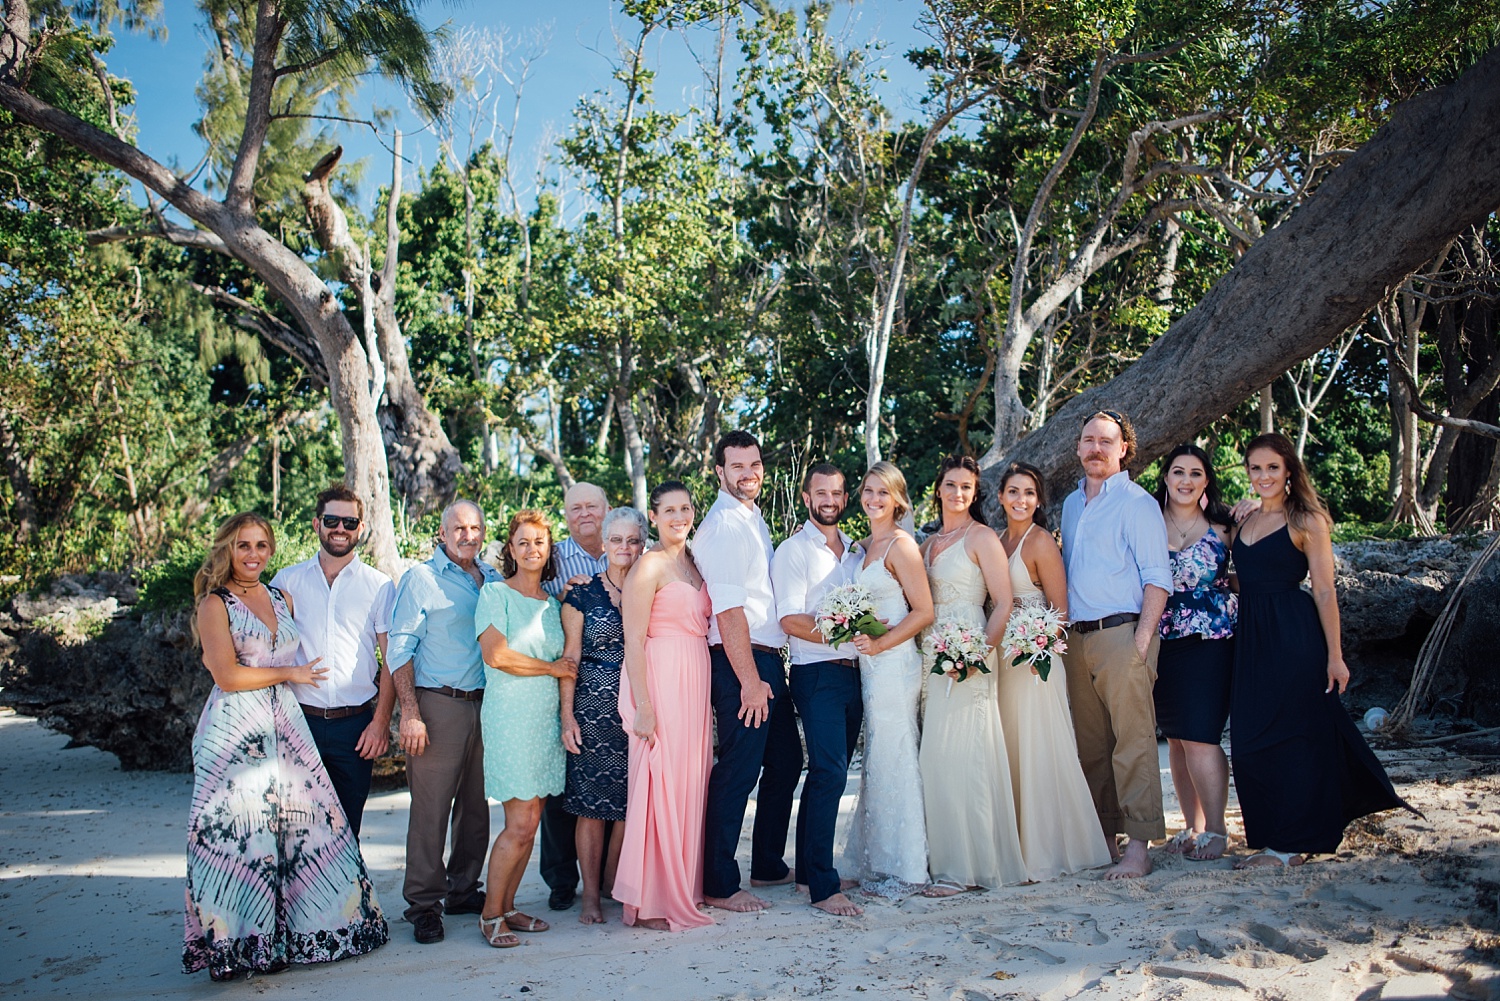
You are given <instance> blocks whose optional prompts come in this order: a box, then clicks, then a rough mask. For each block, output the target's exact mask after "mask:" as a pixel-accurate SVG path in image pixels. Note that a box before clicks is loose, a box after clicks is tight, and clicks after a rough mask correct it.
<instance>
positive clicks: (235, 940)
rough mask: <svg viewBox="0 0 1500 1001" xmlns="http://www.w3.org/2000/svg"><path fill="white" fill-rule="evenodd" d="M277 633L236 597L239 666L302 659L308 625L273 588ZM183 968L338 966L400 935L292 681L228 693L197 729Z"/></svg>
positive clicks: (223, 971)
mask: <svg viewBox="0 0 1500 1001" xmlns="http://www.w3.org/2000/svg"><path fill="white" fill-rule="evenodd" d="M267 590H268V591H270V593H271V607H272V608H273V609H275V611H276V627H275V628H274V629H272V628H271V627H269V626H267V625H266V624H265V623H264V622H262V621H261V619H260V617H259V616H257V615H256V614H255V613H254V612H253V611H251V610H250V607H249V606H248V605H246V604H245V603H244V602H242V601H241V600H240V599H239V598H238V597H236V596H235V595H234V594H232V593H230V592H229V591H228V590H227V589H224V588H220V589H218V590H216V591H214V592H213V594H214V595H216V596H217V599H215V598H205V599H204V600H206V601H207V600H222V601H223V602H224V607H225V608H226V609H227V610H228V612H229V632H230V636H231V637H232V639H233V640H234V652H235V656H236V658H237V659H238V660H239V662H240V663H241V664H242V665H244V666H245V667H263V668H268V667H290V666H292V665H293V664H295V663H296V662H297V639H298V637H297V625H296V623H294V622H293V621H292V613H291V610H290V609H289V608H288V607H287V604H286V599H285V598H283V597H282V594H281V592H280V591H279V590H277V589H276V588H274V587H269V586H267ZM184 898H185V901H186V915H185V921H184V926H185V927H184V942H183V947H182V970H183V972H184V973H194V972H196V971H198V970H201V969H203V968H204V967H207V968H208V971H209V973H210V974H211V975H212V976H213V977H214V979H216V980H224V979H228V978H229V977H231V976H234V975H235V974H238V973H246V972H250V971H265V970H275V969H280V968H281V967H283V966H286V965H287V964H288V963H327V962H332V961H333V960H337V959H347V958H348V957H350V956H359V955H362V954H364V953H367V952H370V951H372V950H374V949H378V948H379V947H380V946H382V945H384V944H385V941H386V938H387V937H388V935H389V929H388V928H387V926H386V923H385V918H384V917H383V916H382V915H381V912H380V903H379V901H377V900H376V899H375V887H374V885H373V884H372V883H371V882H370V876H369V873H368V872H366V871H365V863H364V859H363V858H361V856H360V853H359V842H358V841H356V840H355V838H354V831H353V829H352V828H350V826H349V822H348V820H347V819H346V818H345V817H344V809H343V807H341V806H340V805H339V798H338V794H337V793H335V792H334V790H333V783H332V782H331V781H329V778H328V772H327V771H326V770H325V769H324V767H323V760H322V759H321V758H320V757H319V756H318V749H317V747H316V746H315V745H314V744H313V739H312V733H311V732H310V731H309V730H308V728H307V719H306V717H305V716H304V715H303V713H302V708H301V707H300V706H299V705H297V697H296V695H294V694H293V693H292V690H291V688H290V686H288V685H285V684H277V685H271V686H269V687H267V688H256V689H252V690H250V691H246V692H226V691H224V690H223V689H221V688H219V686H218V685H215V686H214V688H213V690H212V691H211V692H210V693H209V696H208V701H207V702H205V703H204V705H203V712H202V714H201V715H200V716H199V717H198V729H197V732H196V733H194V734H193V802H192V806H191V808H190V810H189V813H188V839H187V886H186V890H185V893H184Z"/></svg>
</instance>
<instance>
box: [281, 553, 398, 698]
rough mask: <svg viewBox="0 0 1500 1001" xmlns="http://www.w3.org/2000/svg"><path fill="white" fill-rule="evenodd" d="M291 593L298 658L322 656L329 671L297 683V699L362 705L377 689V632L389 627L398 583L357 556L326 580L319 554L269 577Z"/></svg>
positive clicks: (305, 661)
mask: <svg viewBox="0 0 1500 1001" xmlns="http://www.w3.org/2000/svg"><path fill="white" fill-rule="evenodd" d="M271 583H272V584H273V585H275V586H276V587H279V588H281V590H283V591H285V592H286V593H287V594H289V595H291V597H292V618H294V619H295V620H296V622H297V631H298V632H299V633H300V634H301V637H302V640H301V642H302V650H301V653H300V654H299V656H300V657H301V658H302V659H301V660H300V661H298V663H302V664H306V663H307V662H309V661H311V660H312V659H313V658H314V657H322V658H323V660H322V662H321V663H320V664H319V665H318V666H319V667H326V668H328V673H327V674H326V675H324V676H323V680H322V681H321V682H320V683H319V684H317V685H293V686H292V690H293V691H294V692H296V693H297V701H298V702H301V703H302V704H304V705H309V706H316V707H318V708H320V709H338V708H341V707H343V706H359V705H364V704H365V703H366V702H368V701H370V700H371V699H373V698H374V697H375V695H376V693H377V692H378V691H379V687H378V682H377V680H376V677H377V676H376V671H378V670H379V664H378V663H377V661H376V659H375V634H376V632H383V631H388V630H389V629H390V606H391V602H392V600H393V598H394V596H395V593H396V586H395V584H393V583H392V582H391V579H390V578H389V577H387V576H386V575H385V574H383V573H381V572H380V571H379V570H376V569H375V568H374V567H372V566H370V565H369V564H368V563H365V562H364V561H362V560H361V559H360V558H359V557H358V556H356V557H354V559H353V560H351V561H350V563H349V565H348V566H346V567H344V569H342V570H340V571H339V575H338V576H337V577H335V578H334V579H333V586H332V587H330V586H329V585H328V578H327V577H325V576H324V575H323V567H322V564H321V563H320V562H319V560H318V557H317V556H314V557H313V558H312V559H310V560H303V561H302V562H301V563H296V564H293V565H292V566H289V567H286V568H284V569H283V570H282V571H281V572H280V573H278V574H277V575H276V578H275V579H274V580H273V581H271Z"/></svg>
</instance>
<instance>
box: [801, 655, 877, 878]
mask: <svg viewBox="0 0 1500 1001" xmlns="http://www.w3.org/2000/svg"><path fill="white" fill-rule="evenodd" d="M791 693H792V704H793V705H795V706H796V707H797V715H798V716H799V717H801V719H802V739H803V741H804V742H805V743H806V745H807V778H806V779H804V780H803V782H802V804H801V806H800V807H799V808H798V810H797V882H799V883H803V884H806V886H807V888H808V891H809V893H810V894H811V896H812V902H813V903H817V902H818V901H820V900H827V899H828V898H829V897H831V896H833V895H834V894H835V893H838V892H839V874H838V870H837V869H835V868H834V866H833V834H834V829H835V828H836V827H837V826H838V821H839V800H840V798H841V797H842V796H843V795H844V786H845V785H846V784H847V783H848V780H849V758H850V756H851V755H853V753H854V745H855V744H857V743H858V742H859V727H860V724H861V723H863V722H864V718H865V709H864V703H863V702H862V701H861V700H860V692H859V668H858V667H849V666H848V665H845V664H833V663H828V662H826V661H824V662H819V663H814V664H793V665H792V677H791Z"/></svg>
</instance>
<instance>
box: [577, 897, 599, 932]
mask: <svg viewBox="0 0 1500 1001" xmlns="http://www.w3.org/2000/svg"><path fill="white" fill-rule="evenodd" d="M578 923H579V924H583V925H602V924H604V908H603V907H601V906H600V905H599V898H598V897H593V898H590V897H589V895H588V894H584V896H583V905H582V906H581V907H580V908H579V911H578Z"/></svg>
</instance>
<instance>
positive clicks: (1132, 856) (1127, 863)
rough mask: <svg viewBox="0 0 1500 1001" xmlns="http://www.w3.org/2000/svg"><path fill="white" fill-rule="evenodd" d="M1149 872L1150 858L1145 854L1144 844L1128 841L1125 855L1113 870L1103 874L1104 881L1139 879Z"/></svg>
mask: <svg viewBox="0 0 1500 1001" xmlns="http://www.w3.org/2000/svg"><path fill="white" fill-rule="evenodd" d="M1150 871H1151V857H1150V856H1149V855H1147V854H1146V842H1144V841H1137V840H1136V839H1135V838H1131V839H1130V843H1129V844H1128V845H1126V846H1125V853H1124V854H1123V855H1121V856H1120V859H1119V861H1118V862H1116V863H1115V865H1114V868H1112V869H1110V870H1109V871H1108V872H1106V873H1105V874H1104V878H1105V879H1111V880H1113V879H1140V878H1141V877H1142V876H1145V875H1146V874H1147V873H1149V872H1150Z"/></svg>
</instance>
